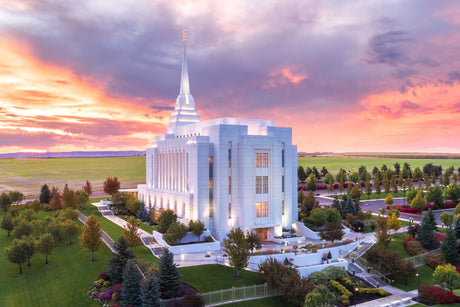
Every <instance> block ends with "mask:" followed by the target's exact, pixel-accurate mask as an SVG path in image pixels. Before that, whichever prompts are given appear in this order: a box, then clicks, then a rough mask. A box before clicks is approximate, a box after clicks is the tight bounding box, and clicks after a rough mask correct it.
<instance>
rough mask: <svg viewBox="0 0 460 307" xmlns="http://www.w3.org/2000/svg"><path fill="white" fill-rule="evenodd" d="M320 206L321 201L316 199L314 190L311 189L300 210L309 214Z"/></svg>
mask: <svg viewBox="0 0 460 307" xmlns="http://www.w3.org/2000/svg"><path fill="white" fill-rule="evenodd" d="M318 206H319V201H317V200H316V199H315V196H314V195H313V192H312V191H310V192H309V193H308V195H307V196H306V197H305V198H304V199H303V201H302V206H301V208H300V212H301V213H303V214H304V215H309V214H310V212H311V210H313V209H315V208H317V207H318Z"/></svg>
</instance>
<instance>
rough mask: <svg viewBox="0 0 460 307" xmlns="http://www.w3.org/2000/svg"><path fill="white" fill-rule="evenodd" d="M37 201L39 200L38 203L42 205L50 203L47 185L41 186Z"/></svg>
mask: <svg viewBox="0 0 460 307" xmlns="http://www.w3.org/2000/svg"><path fill="white" fill-rule="evenodd" d="M39 200H40V203H42V204H49V203H50V200H51V192H50V188H48V185H47V184H46V183H45V184H44V185H42V187H41V190H40V197H39Z"/></svg>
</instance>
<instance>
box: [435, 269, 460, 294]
mask: <svg viewBox="0 0 460 307" xmlns="http://www.w3.org/2000/svg"><path fill="white" fill-rule="evenodd" d="M433 280H434V282H435V283H437V284H439V285H441V287H443V288H446V289H449V290H450V291H451V292H452V290H453V289H454V288H456V287H457V285H458V283H459V282H460V274H459V273H458V272H457V270H456V268H455V266H453V265H452V264H450V263H448V264H446V265H439V266H437V267H436V269H435V270H434V273H433Z"/></svg>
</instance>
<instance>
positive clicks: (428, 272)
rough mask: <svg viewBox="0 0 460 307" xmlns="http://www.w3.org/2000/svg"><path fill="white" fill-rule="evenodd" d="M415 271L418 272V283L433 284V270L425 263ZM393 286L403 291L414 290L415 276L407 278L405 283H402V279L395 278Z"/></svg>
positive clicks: (416, 283) (415, 285)
mask: <svg viewBox="0 0 460 307" xmlns="http://www.w3.org/2000/svg"><path fill="white" fill-rule="evenodd" d="M417 272H418V273H419V274H420V285H434V284H435V283H434V281H433V272H434V270H433V269H432V268H430V267H429V266H427V265H424V266H421V267H418V268H417ZM395 287H397V288H399V289H402V290H404V291H411V290H415V289H417V287H418V280H417V277H415V276H414V277H413V278H409V280H408V283H407V285H405V284H404V280H402V279H401V280H400V279H396V280H395Z"/></svg>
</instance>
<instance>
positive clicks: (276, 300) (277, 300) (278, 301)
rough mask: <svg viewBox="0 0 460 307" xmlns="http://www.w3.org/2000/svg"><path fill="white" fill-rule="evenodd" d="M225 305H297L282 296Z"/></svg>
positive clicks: (251, 306)
mask: <svg viewBox="0 0 460 307" xmlns="http://www.w3.org/2000/svg"><path fill="white" fill-rule="evenodd" d="M221 306H223V307H279V306H284V307H295V306H296V305H293V304H290V303H288V302H286V300H285V299H284V298H283V297H282V296H273V297H266V298H262V299H258V300H250V301H242V302H237V303H231V304H225V305H221Z"/></svg>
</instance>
